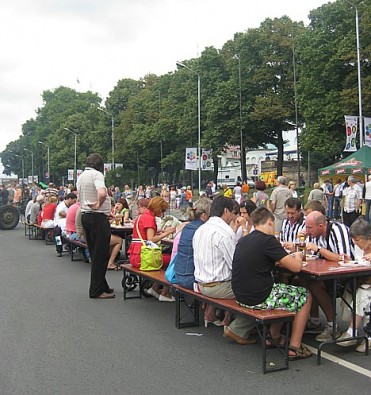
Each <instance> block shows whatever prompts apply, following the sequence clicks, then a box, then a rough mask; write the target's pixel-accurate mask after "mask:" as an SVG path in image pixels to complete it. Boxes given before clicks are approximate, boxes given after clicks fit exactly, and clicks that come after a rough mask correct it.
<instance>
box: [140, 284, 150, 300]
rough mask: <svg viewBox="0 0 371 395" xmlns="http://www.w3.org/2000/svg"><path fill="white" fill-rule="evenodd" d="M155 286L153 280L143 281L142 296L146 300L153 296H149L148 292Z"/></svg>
mask: <svg viewBox="0 0 371 395" xmlns="http://www.w3.org/2000/svg"><path fill="white" fill-rule="evenodd" d="M152 285H153V281H151V280H142V285H141V288H140V292H141V294H142V295H143V296H144V297H146V298H151V297H152V296H151V295H148V293H147V290H148V289H150V288H151V287H152Z"/></svg>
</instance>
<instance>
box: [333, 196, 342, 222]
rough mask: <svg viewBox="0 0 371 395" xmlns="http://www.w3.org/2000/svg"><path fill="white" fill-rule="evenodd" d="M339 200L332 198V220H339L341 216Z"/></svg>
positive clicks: (338, 198)
mask: <svg viewBox="0 0 371 395" xmlns="http://www.w3.org/2000/svg"><path fill="white" fill-rule="evenodd" d="M340 204H341V198H340V197H335V198H334V219H339V218H340V214H341V207H340Z"/></svg>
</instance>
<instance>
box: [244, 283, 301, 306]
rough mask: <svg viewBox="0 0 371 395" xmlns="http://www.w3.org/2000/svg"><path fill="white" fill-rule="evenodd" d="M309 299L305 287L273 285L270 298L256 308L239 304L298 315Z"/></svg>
mask: <svg viewBox="0 0 371 395" xmlns="http://www.w3.org/2000/svg"><path fill="white" fill-rule="evenodd" d="M307 299H308V292H307V290H306V288H304V287H296V286H294V285H287V284H282V283H276V284H273V287H272V291H271V293H270V295H269V296H268V298H267V299H266V300H265V301H264V302H263V303H260V304H258V305H255V306H248V305H246V304H243V303H240V302H239V301H237V303H238V304H239V305H241V306H243V307H248V308H250V309H256V310H273V309H279V310H286V311H290V312H292V313H297V312H298V311H300V310H301V308H302V307H303V306H304V305H305V303H306V302H307Z"/></svg>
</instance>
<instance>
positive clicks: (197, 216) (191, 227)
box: [174, 197, 223, 326]
mask: <svg viewBox="0 0 371 395" xmlns="http://www.w3.org/2000/svg"><path fill="white" fill-rule="evenodd" d="M211 203H212V201H211V200H210V199H209V198H207V197H201V198H200V199H199V200H198V201H197V202H195V203H194V204H193V209H189V211H190V212H193V213H192V214H191V215H190V218H189V219H190V221H191V222H189V223H188V224H187V225H185V227H184V228H183V229H182V232H181V235H180V238H179V244H178V246H177V256H176V259H175V264H174V272H175V279H176V284H179V285H181V286H182V287H184V288H188V289H193V284H194V282H195V276H194V271H195V264H194V261H193V246H192V240H193V235H194V234H195V232H196V230H197V229H198V228H199V227H200V226H202V225H203V224H204V223H205V222H206V221H207V220H208V219H209V216H210V207H211ZM192 217H193V218H192ZM174 243H175V241H174ZM203 307H204V319H205V326H207V325H208V323H213V324H214V325H216V326H222V325H223V322H222V321H220V320H218V319H217V317H216V313H215V307H214V306H211V305H206V304H205V305H204V306H203Z"/></svg>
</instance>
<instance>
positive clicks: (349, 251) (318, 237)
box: [305, 211, 354, 342]
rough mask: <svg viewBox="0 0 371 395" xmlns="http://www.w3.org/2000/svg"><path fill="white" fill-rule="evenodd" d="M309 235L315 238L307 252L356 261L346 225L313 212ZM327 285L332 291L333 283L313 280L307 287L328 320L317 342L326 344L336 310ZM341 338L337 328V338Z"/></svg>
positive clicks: (308, 246)
mask: <svg viewBox="0 0 371 395" xmlns="http://www.w3.org/2000/svg"><path fill="white" fill-rule="evenodd" d="M305 223H306V231H307V235H308V236H311V237H312V238H315V239H314V240H313V242H310V243H308V244H307V250H310V251H314V252H316V253H319V256H320V257H321V258H323V259H327V260H329V261H336V262H337V261H339V260H341V258H342V256H343V255H349V256H350V257H351V259H354V245H353V242H352V240H351V238H350V236H349V229H348V227H347V226H345V225H344V224H340V223H338V222H330V221H326V217H325V215H323V214H322V213H321V212H319V211H312V212H311V213H309V214H308V216H307V218H306V221H305ZM326 284H328V286H330V287H329V288H328V289H331V286H332V282H330V283H328V282H326V281H325V282H323V281H317V280H311V281H309V283H307V284H306V285H307V286H308V287H309V289H310V291H311V293H312V295H313V298H314V300H316V301H317V302H318V304H319V305H320V306H321V308H322V310H323V312H324V313H325V315H326V318H327V324H326V326H325V329H324V330H323V332H322V333H320V334H319V335H318V336H317V337H316V340H317V341H319V342H325V341H329V340H331V339H332V333H333V319H334V310H333V307H332V300H331V297H330V295H329V293H328V290H327V289H326ZM339 336H340V332H339V330H338V328H336V337H339Z"/></svg>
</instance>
